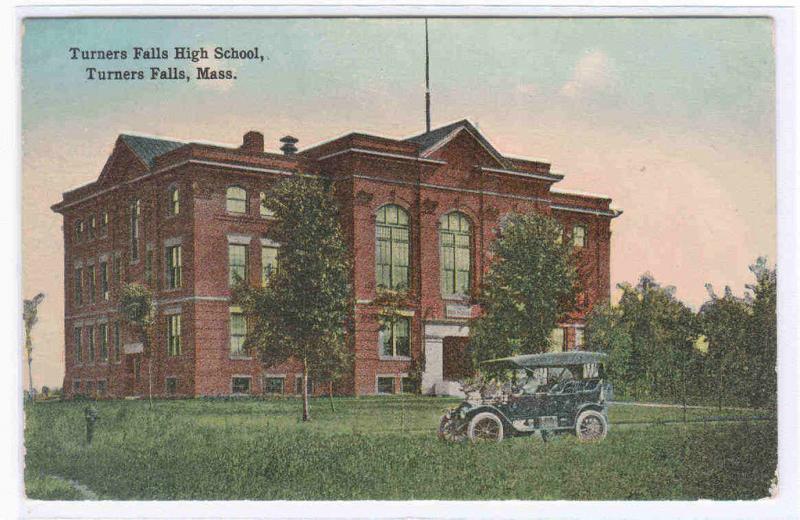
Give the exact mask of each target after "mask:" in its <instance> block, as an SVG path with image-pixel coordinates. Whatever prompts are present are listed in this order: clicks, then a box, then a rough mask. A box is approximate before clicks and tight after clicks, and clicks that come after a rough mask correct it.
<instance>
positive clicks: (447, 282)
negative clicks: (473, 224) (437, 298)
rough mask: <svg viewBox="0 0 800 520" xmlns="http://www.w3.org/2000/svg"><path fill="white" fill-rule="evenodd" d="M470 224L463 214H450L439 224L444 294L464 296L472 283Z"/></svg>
mask: <svg viewBox="0 0 800 520" xmlns="http://www.w3.org/2000/svg"><path fill="white" fill-rule="evenodd" d="M470 238H471V237H470V224H469V220H467V217H466V216H465V215H463V214H462V213H458V212H453V213H448V214H447V215H445V216H443V217H442V220H441V222H440V223H439V244H440V245H439V247H440V248H441V258H440V264H441V278H442V294H443V295H445V296H463V295H467V294H469V292H470V283H471V281H472V241H471V240H470Z"/></svg>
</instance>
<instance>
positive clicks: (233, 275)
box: [228, 244, 247, 287]
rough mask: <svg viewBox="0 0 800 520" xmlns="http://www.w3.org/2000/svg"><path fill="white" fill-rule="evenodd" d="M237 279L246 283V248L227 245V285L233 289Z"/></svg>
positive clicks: (241, 245)
mask: <svg viewBox="0 0 800 520" xmlns="http://www.w3.org/2000/svg"><path fill="white" fill-rule="evenodd" d="M239 279H241V280H245V281H247V246H245V245H243V244H228V283H229V284H230V286H231V287H233V286H234V285H236V282H237V281H238V280H239Z"/></svg>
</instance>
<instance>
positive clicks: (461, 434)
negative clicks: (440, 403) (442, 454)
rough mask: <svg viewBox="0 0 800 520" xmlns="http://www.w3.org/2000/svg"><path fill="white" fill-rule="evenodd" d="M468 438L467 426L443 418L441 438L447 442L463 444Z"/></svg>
mask: <svg viewBox="0 0 800 520" xmlns="http://www.w3.org/2000/svg"><path fill="white" fill-rule="evenodd" d="M466 437H467V425H466V424H465V423H464V422H462V421H457V420H455V419H452V418H449V417H447V416H446V415H445V416H443V417H442V421H441V422H440V423H439V438H440V439H441V440H443V441H447V442H461V441H463V440H464V439H466Z"/></svg>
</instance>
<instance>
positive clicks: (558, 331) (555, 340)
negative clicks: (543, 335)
mask: <svg viewBox="0 0 800 520" xmlns="http://www.w3.org/2000/svg"><path fill="white" fill-rule="evenodd" d="M563 350H564V329H562V328H560V327H558V328H555V329H553V330H552V332H550V346H549V348H548V352H561V351H563Z"/></svg>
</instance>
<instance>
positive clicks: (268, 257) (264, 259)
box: [261, 246, 278, 287]
mask: <svg viewBox="0 0 800 520" xmlns="http://www.w3.org/2000/svg"><path fill="white" fill-rule="evenodd" d="M277 270H278V248H277V247H275V246H261V286H262V287H265V286H266V285H267V281H268V280H269V279H270V278H271V277H272V275H273V274H275V272H276V271H277Z"/></svg>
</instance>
